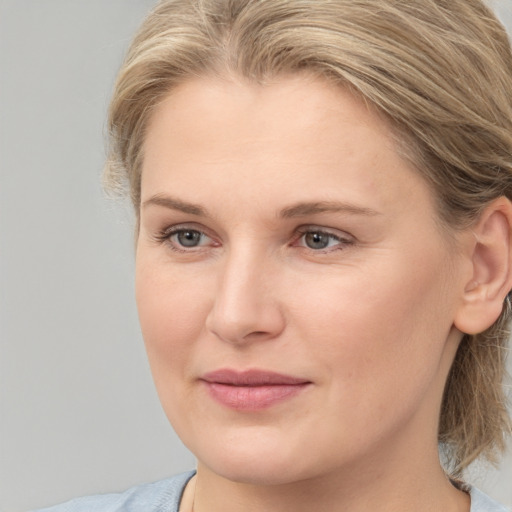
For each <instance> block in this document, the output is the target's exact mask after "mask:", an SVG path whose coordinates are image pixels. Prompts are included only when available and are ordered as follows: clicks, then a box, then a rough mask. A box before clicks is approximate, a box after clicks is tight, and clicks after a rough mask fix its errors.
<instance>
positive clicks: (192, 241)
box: [158, 227, 213, 251]
mask: <svg viewBox="0 0 512 512" xmlns="http://www.w3.org/2000/svg"><path fill="white" fill-rule="evenodd" d="M158 238H159V239H160V240H161V241H166V242H167V243H168V244H169V246H170V247H171V249H173V250H175V251H187V250H189V249H198V248H202V247H204V246H205V245H208V244H212V242H213V241H212V239H211V238H210V237H209V236H208V235H206V234H205V233H203V232H202V231H200V230H198V229H192V228H187V227H183V228H180V227H176V228H173V229H170V230H167V231H165V232H163V233H162V234H161V235H160V236H159V237H158Z"/></svg>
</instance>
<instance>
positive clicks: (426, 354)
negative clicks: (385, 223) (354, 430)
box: [292, 257, 453, 404]
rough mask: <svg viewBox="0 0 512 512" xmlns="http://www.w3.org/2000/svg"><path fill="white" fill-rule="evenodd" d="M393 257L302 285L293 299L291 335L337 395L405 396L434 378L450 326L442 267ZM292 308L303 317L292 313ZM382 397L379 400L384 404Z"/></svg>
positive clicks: (445, 272)
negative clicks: (299, 338) (303, 345)
mask: <svg viewBox="0 0 512 512" xmlns="http://www.w3.org/2000/svg"><path fill="white" fill-rule="evenodd" d="M414 261H417V260H415V258H413V257H411V258H407V259H405V258H404V259H403V260H402V261H400V259H399V258H396V257H395V259H394V260H389V261H387V262H386V261H385V260H384V261H381V262H379V264H378V265H377V264H376V265H374V266H372V265H368V266H366V267H365V268H364V271H362V272H358V271H355V270H353V269H350V273H347V274H346V275H338V276H331V277H330V278H329V279H325V280H323V282H324V286H319V282H318V281H316V282H314V283H308V282H302V283H301V286H300V287H299V289H301V290H302V291H303V293H302V295H301V296H302V299H300V300H301V301H302V303H299V299H295V303H294V306H293V307H295V308H296V312H295V313H294V314H293V315H292V316H293V317H294V318H296V319H298V322H299V324H298V326H297V331H298V333H299V334H300V333H302V337H303V339H304V341H305V343H308V344H309V345H310V352H311V353H312V354H314V355H315V357H316V358H318V359H320V360H321V364H323V365H324V367H326V368H328V369H329V372H325V374H326V375H330V376H331V377H330V378H331V379H332V380H333V384H334V385H336V386H337V387H338V388H339V389H338V391H339V396H343V397H344V399H345V400H347V401H349V402H350V401H354V402H355V403H356V404H357V403H358V400H360V397H361V391H362V390H364V392H365V396H366V397H367V398H368V397H369V396H371V395H373V396H374V397H375V398H376V399H377V398H379V397H380V398H382V399H383V400H384V401H387V400H388V399H389V397H392V399H395V398H396V397H397V396H398V397H400V398H404V399H405V398H406V395H407V393H409V394H411V395H412V394H413V393H414V390H415V389H416V390H418V391H419V389H420V388H423V389H425V387H426V386H428V385H429V383H430V382H431V381H432V380H433V379H434V377H435V375H436V372H437V370H438V367H439V362H440V359H441V357H442V354H443V351H444V347H445V343H446V339H447V337H448V335H449V332H450V329H451V327H452V321H453V318H452V317H453V311H452V309H453V304H452V301H453V298H451V297H450V295H449V293H447V287H446V285H445V280H446V278H447V275H448V272H449V269H443V264H442V258H441V257H440V258H439V259H437V264H435V263H434V262H429V263H427V264H425V265H416V264H413V263H411V262H414ZM299 310H302V311H303V313H302V314H301V315H300V314H298V312H299ZM386 397H387V398H386Z"/></svg>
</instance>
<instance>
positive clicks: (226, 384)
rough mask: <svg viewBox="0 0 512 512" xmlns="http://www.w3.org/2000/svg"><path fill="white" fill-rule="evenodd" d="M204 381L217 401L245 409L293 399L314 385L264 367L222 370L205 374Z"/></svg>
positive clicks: (248, 409) (255, 408)
mask: <svg viewBox="0 0 512 512" xmlns="http://www.w3.org/2000/svg"><path fill="white" fill-rule="evenodd" d="M201 380H202V381H203V382H204V383H205V384H206V387H207V389H208V392H209V393H210V396H211V397H212V398H213V399H215V400H216V401H217V402H220V403H221V404H223V405H225V406H227V407H230V408H232V409H238V410H245V411H256V410H259V409H265V408H267V407H270V406H271V405H274V404H276V403H278V402H282V401H284V400H287V399H289V398H292V397H293V396H295V395H297V394H298V393H300V392H301V391H303V390H304V389H305V388H306V387H307V386H308V385H309V384H311V382H310V381H308V380H305V379H301V378H297V377H291V376H289V375H282V374H279V373H274V372H268V371H262V370H247V371H243V372H239V371H235V370H229V369H222V370H216V371H213V372H210V373H207V374H205V375H203V376H202V378H201Z"/></svg>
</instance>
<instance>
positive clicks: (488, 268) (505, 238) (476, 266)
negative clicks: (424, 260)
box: [454, 197, 512, 334]
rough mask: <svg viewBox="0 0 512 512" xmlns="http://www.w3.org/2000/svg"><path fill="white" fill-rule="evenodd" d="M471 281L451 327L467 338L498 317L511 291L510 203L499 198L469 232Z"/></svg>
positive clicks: (486, 326)
mask: <svg viewBox="0 0 512 512" xmlns="http://www.w3.org/2000/svg"><path fill="white" fill-rule="evenodd" d="M470 231H472V235H473V241H472V243H471V244H470V247H469V251H470V252H469V253H468V254H469V256H470V260H471V270H472V275H471V279H469V280H467V281H466V282H465V283H464V284H465V288H464V293H463V300H462V303H461V305H460V307H459V308H458V310H457V314H456V317H455V321H454V325H455V327H457V329H459V331H461V332H463V333H466V334H478V333H480V332H482V331H485V330H486V329H487V328H489V327H490V326H491V325H492V324H493V323H494V322H495V321H496V320H497V319H498V317H499V316H500V314H501V312H502V310H503V303H504V301H505V299H506V297H507V294H508V293H509V292H510V290H511V288H512V203H511V202H510V201H509V200H508V199H507V198H505V197H500V198H498V199H496V200H494V201H493V202H492V203H491V204H489V205H488V206H487V207H486V208H485V210H484V211H483V213H482V214H481V216H480V218H479V220H478V222H477V223H476V224H475V226H473V227H472V228H471V230H470Z"/></svg>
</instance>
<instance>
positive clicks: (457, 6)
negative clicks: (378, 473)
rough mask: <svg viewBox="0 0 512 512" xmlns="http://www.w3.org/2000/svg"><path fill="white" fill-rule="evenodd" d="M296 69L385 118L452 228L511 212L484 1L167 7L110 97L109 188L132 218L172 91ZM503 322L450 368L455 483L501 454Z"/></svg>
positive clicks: (509, 95) (502, 105) (504, 43)
mask: <svg viewBox="0 0 512 512" xmlns="http://www.w3.org/2000/svg"><path fill="white" fill-rule="evenodd" d="M303 70H306V71H309V72H313V73H317V74H318V75H319V76H322V77H326V78H327V79H329V80H333V81H335V82H336V83H339V84H340V85H341V86H343V87H348V88H349V89H350V90H351V91H353V92H354V94H357V95H359V96H361V97H363V98H364V99H365V100H366V101H367V102H368V103H370V104H372V105H374V106H375V107H376V108H377V109H378V110H379V111H381V112H382V113H383V114H384V115H385V116H386V117H387V118H388V120H389V121H390V123H391V126H392V127H393V128H394V133H395V135H396V138H397V141H398V143H399V148H400V151H402V152H403V155H404V156H405V157H407V158H409V159H410V160H411V162H412V163H413V164H414V166H415V168H416V169H417V170H418V172H419V173H421V174H422V175H423V176H424V178H425V180H426V181H427V182H428V183H429V184H430V186H431V187H432V189H433V191H434V193H435V195H436V197H437V198H438V203H439V218H440V219H441V220H442V222H443V224H445V225H446V226H449V227H451V228H452V229H458V228H459V229H460V228H461V227H466V226H468V225H470V224H471V222H474V220H475V219H476V218H478V215H479V214H480V212H481V211H482V209H483V208H484V207H485V206H486V204H488V203H489V202H490V201H492V200H493V199H495V198H497V197H500V196H503V195H505V196H507V197H508V198H510V199H512V54H511V49H510V44H509V41H508V38H507V34H506V31H505V29H504V28H503V26H502V25H501V24H500V23H499V22H498V21H497V19H496V18H495V16H494V15H493V14H492V12H491V11H490V10H489V9H488V8H487V7H486V6H485V5H484V4H483V3H482V2H481V1H480V0H164V1H161V2H160V3H159V4H158V5H157V6H156V7H155V9H154V10H153V12H152V13H150V15H149V16H148V17H147V19H146V20H145V22H144V23H143V25H142V27H141V28H140V30H139V32H138V34H137V35H136V37H135V39H134V41H133V43H132V46H131V48H130V50H129V52H128V54H127V57H126V60H125V62H124V64H123V66H122V68H121V70H120V73H119V77H118V80H117V83H116V86H115V91H114V95H113V98H112V102H111V107H110V117H109V130H110V153H109V158H108V162H107V165H106V172H105V177H106V183H107V187H108V188H110V189H118V188H121V189H123V187H126V185H127V186H128V188H129V193H130V195H131V199H132V201H133V205H134V207H135V210H136V211H137V212H138V208H139V203H140V179H141V166H142V160H143V157H144V153H143V143H144V136H145V129H146V126H147V122H148V118H149V117H150V115H151V112H152V110H153V109H154V108H155V106H157V105H158V103H159V102H160V101H161V100H162V99H163V97H164V96H166V95H167V94H168V93H169V92H170V91H171V90H172V89H173V88H174V87H176V85H177V84H179V83H181V82H184V81H186V80H189V79H191V78H193V77H200V76H205V75H211V74H214V75H219V76H226V75H230V74H234V75H237V76H241V77H244V78H247V79H249V80H254V81H258V82H265V81H267V80H271V79H272V78H275V77H276V76H279V75H282V74H287V73H294V72H300V71H303ZM507 304H508V302H507ZM510 316H511V312H510V307H504V310H503V312H502V315H501V317H500V318H499V320H498V321H497V322H496V323H495V324H494V325H493V326H492V327H490V328H489V329H488V330H487V331H485V332H483V333H481V334H478V335H475V336H470V335H465V336H464V337H463V339H462V341H461V344H460V347H459V350H458V353H457V355H456V357H455V361H454V364H453V367H452V369H451V373H450V375H449V377H448V380H447V384H446V389H445V394H444V399H443V404H442V410H441V417H440V425H439V441H440V445H441V447H443V448H444V450H445V453H446V454H447V459H448V463H449V469H450V471H451V472H452V474H453V475H458V474H460V472H461V470H462V469H464V468H465V467H466V466H467V465H468V464H469V463H470V462H472V461H473V460H474V459H475V458H477V457H478V456H480V455H482V456H484V457H486V458H487V459H489V460H491V461H494V460H495V458H496V455H497V454H498V453H499V452H500V451H502V450H503V448H504V442H505V441H504V434H505V433H506V432H509V431H510V421H509V417H508V414H507V409H506V398H505V395H504V389H503V384H502V383H503V378H504V373H505V364H504V353H505V347H506V344H507V340H508V324H509V320H510Z"/></svg>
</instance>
